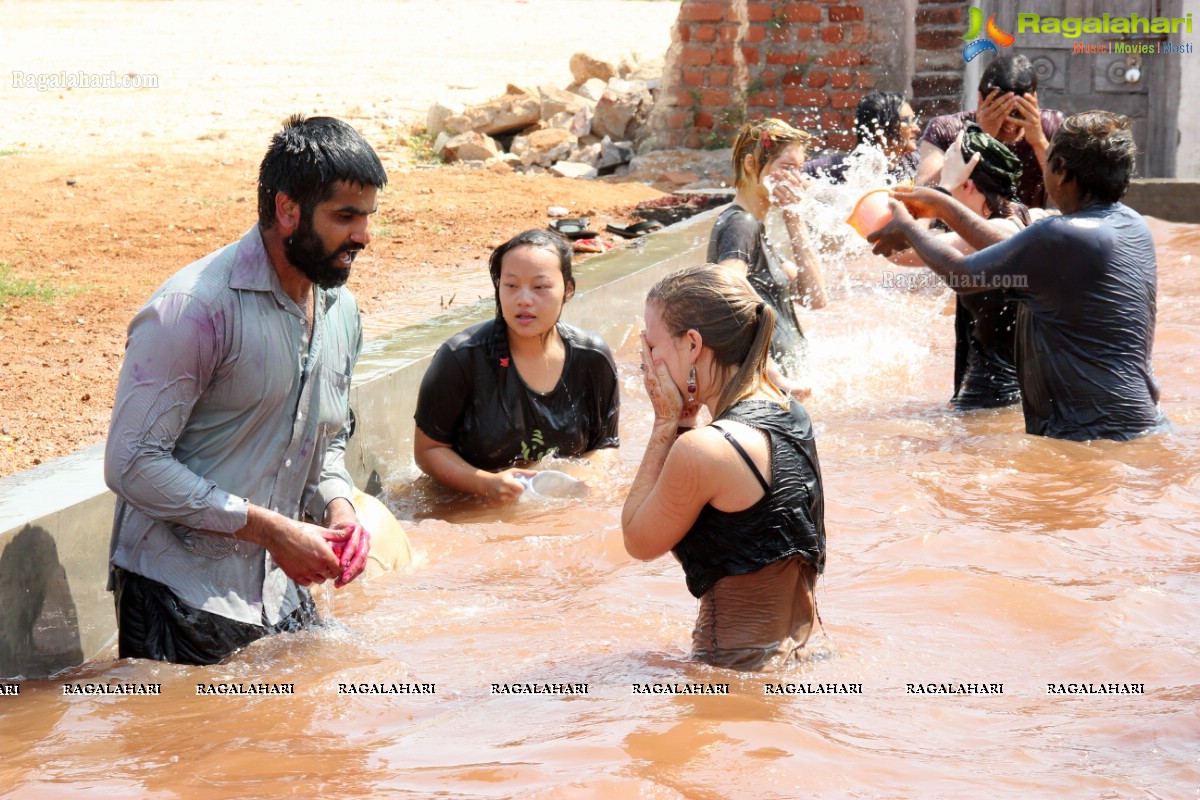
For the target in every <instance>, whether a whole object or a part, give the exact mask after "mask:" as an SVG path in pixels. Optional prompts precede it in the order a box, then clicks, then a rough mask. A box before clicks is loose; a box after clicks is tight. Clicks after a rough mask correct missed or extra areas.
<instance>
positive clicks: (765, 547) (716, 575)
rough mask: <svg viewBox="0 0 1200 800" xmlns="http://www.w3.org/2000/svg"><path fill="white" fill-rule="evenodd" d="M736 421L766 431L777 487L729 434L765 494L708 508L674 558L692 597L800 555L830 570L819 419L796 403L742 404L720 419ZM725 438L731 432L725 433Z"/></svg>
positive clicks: (697, 519)
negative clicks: (746, 503)
mask: <svg viewBox="0 0 1200 800" xmlns="http://www.w3.org/2000/svg"><path fill="white" fill-rule="evenodd" d="M721 420H733V421H735V422H741V423H743V424H745V425H749V426H750V427H752V428H755V429H757V430H760V431H763V432H765V433H766V434H767V438H768V440H769V441H770V450H771V483H770V486H769V487H768V486H767V483H766V481H765V480H764V479H763V477H762V475H761V474H759V472H758V468H757V467H755V466H754V462H753V461H752V460H751V459H750V457H749V456H748V455H747V454H746V453H745V452H744V451H743V450H742V448H741V447H739V446H738V445H737V443H736V442H735V441H734V439H733V437H731V436H730V435H729V434H728V433H727V432H725V438H726V439H728V440H729V441H730V442H731V443H732V444H733V446H734V447H735V448H736V449H737V450H738V452H739V453H740V454H741V456H742V459H743V460H744V461H745V462H746V463H747V464H748V465H749V468H750V470H751V471H752V472H753V473H754V475H755V477H757V478H758V481H759V483H760V484H762V486H763V488H764V489H765V490H766V493H765V494H764V495H763V496H762V497H761V498H760V499H759V500H758V501H757V502H756V503H754V505H752V506H750V507H749V508H747V509H744V510H742V511H732V512H730V511H719V510H718V509H716V508H713V507H712V506H711V505H705V506H704V508H703V509H701V510H700V515H699V516H698V517H697V518H696V522H695V523H694V524H693V525H692V528H691V530H689V531H688V532H687V534H686V535H685V536H684V537H683V539H682V540H681V541H680V542H679V544H677V545H675V547H674V548H672V550H671V552H672V553H674V554H675V557H676V558H678V559H679V562H680V563H681V564H682V565H683V571H684V575H685V576H686V577H687V586H688V591H690V592H691V593H692V594H693V595H694V596H695V597H701V596H702V595H704V593H705V592H707V591H708V590H709V589H711V588H712V587H713V585H714V584H716V582H717V581H719V580H720V579H721V578H724V577H726V576H727V575H745V574H747V573H751V572H757V571H758V570H760V569H762V568H763V567H765V566H767V565H769V564H772V563H774V562H776V561H779V560H780V559H784V558H791V557H793V556H801V557H803V558H804V560H805V561H807V562H808V563H809V564H811V565H812V566H813V568H814V569H816V570H817V572H821V571H823V570H824V568H825V498H824V492H823V490H822V487H821V467H820V464H819V462H818V461H817V445H816V440H815V438H814V436H813V429H812V421H811V420H810V419H809V418H808V413H807V412H806V411H805V410H804V408H803V407H802V406H801V405H800V404H799V403H797V402H796V401H795V400H792V401H791V404H790V407H789V408H787V409H784V408H781V407H780V406H779V405H778V404H777V403H773V402H771V401H768V400H743V401H742V402H740V403H736V404H734V406H733V407H732V408H730V409H728V410H727V411H726V412H725V413H724V414H722V415H721V416H720V418H719V419H717V420H714V424H715V426H716V427H717V428H718V429H720V422H721ZM722 432H724V431H722Z"/></svg>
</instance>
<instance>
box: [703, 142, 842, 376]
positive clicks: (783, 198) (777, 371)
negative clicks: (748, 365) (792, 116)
mask: <svg viewBox="0 0 1200 800" xmlns="http://www.w3.org/2000/svg"><path fill="white" fill-rule="evenodd" d="M811 138H812V137H811V136H809V135H808V134H807V133H805V132H804V131H801V130H797V129H796V128H793V127H792V126H791V125H788V124H787V123H786V122H781V121H780V120H777V119H757V120H752V121H750V122H747V123H746V124H745V125H744V126H742V130H741V132H740V133H739V134H738V136H737V139H736V140H734V143H733V171H734V179H735V183H736V185H737V195H736V196H735V197H734V200H733V204H732V205H731V206H729V208H727V209H725V211H723V212H721V216H719V217H718V218H717V221H716V222H715V223H714V224H713V230H712V238H711V239H709V242H708V260H709V261H710V262H711V263H713V264H719V265H721V266H722V267H728V268H730V269H732V270H734V271H736V272H737V273H738V274H740V275H744V276H745V277H746V278H747V279H748V280H749V281H750V285H751V286H752V287H754V291H755V292H757V293H758V296H759V298H760V299H761V300H762V301H763V302H765V303H767V304H768V305H770V306H771V308H772V310H773V311H774V312H775V331H774V336H773V338H772V340H771V360H772V364H771V369H772V377H773V378H774V380H775V382H776V383H777V384H779V385H780V386H783V388H785V389H787V390H788V391H792V392H794V393H795V394H796V395H797V396H800V397H803V396H804V395H806V394H807V387H804V386H802V385H801V383H800V382H799V378H800V374H801V372H802V365H803V362H804V354H805V352H806V344H805V341H804V332H803V330H801V327H800V319H799V317H797V315H796V309H795V307H794V304H795V303H801V304H803V305H805V306H808V307H810V308H814V309H815V308H822V307H823V306H824V305H825V304H826V299H825V283H824V277H823V275H822V272H821V264H820V260H819V258H818V257H817V255H816V252H815V251H814V250H813V249H812V247H811V246H810V245H809V242H808V234H807V224H806V223H805V221H804V220H803V219H801V217H800V215H799V214H798V212H797V210H796V204H797V203H799V202H800V200H801V199H802V198H803V195H804V190H805V187H806V185H807V180H808V179H807V178H806V177H805V176H804V175H803V173H802V171H803V167H804V161H805V146H806V144H807V142H808V141H809V140H810V139H811ZM772 206H780V207H782V209H783V212H782V213H783V221H784V224H785V226H786V228H787V235H788V237H789V238H790V239H791V246H792V251H793V253H794V254H795V256H796V263H794V264H793V263H791V262H789V261H787V260H785V259H783V258H780V256H779V255H778V254H777V253H776V251H775V250H774V249H773V248H772V247H771V245H770V243H769V242H768V241H767V234H766V228H765V226H764V224H763V223H764V221H765V220H766V218H767V212H768V211H770V209H771V207H772Z"/></svg>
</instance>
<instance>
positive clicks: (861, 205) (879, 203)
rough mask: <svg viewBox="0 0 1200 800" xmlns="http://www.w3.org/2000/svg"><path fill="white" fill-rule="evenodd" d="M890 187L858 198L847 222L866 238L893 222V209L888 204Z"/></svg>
mask: <svg viewBox="0 0 1200 800" xmlns="http://www.w3.org/2000/svg"><path fill="white" fill-rule="evenodd" d="M888 191H889V190H888V189H876V190H875V191H873V192H867V193H866V194H864V195H863V196H862V197H860V198H858V202H857V203H856V204H855V205H854V211H853V212H851V214H850V217H849V218H848V219H847V220H846V222H847V223H848V224H849V225H850V227H852V228H854V230H856V231H858V235H859V236H861V237H863V238H864V239H865V238H867V237H868V236H870V235H871V234H872V233H874V232H875V231H877V230H879V229H880V228H882V227H883V226H884V225H887V224H888V223H889V222H891V219H892V209H891V208H890V207H889V206H888Z"/></svg>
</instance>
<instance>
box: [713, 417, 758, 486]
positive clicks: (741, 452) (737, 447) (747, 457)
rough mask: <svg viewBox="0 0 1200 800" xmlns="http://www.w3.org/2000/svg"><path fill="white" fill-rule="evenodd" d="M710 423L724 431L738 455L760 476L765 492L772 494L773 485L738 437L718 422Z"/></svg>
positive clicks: (755, 475)
mask: <svg viewBox="0 0 1200 800" xmlns="http://www.w3.org/2000/svg"><path fill="white" fill-rule="evenodd" d="M710 424H711V425H712V427H714V428H716V429H717V430H719V431H720V432H721V433H723V434H724V435H725V438H726V439H728V440H729V443H730V444H731V445H733V449H734V450H737V451H738V455H740V456H741V457H742V460H743V461H745V462H746V464H747V465H749V467H750V471H751V472H753V473H754V477H756V478H758V485H759V486H761V487H762V490H763V492H764V493H765V494H770V493H771V487H770V486H768V485H767V482H766V481H765V480H763V476H762V473H761V472H759V471H758V467H757V466H755V464H754V460H753V459H752V458H750V455H749V454H748V453H747V452H746V451H745V450H744V449H742V446H741V445H740V444H738V443H737V439H734V438H733V437H732V436H730V435H729V431H727V430H725V429H724V428H722V427H721V426H720V425H718V424H717V423H715V422H713V423H710Z"/></svg>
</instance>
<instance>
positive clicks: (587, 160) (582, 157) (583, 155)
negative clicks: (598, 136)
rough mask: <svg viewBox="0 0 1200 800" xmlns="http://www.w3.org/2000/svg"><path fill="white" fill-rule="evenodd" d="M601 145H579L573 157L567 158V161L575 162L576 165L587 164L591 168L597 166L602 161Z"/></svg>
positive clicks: (572, 154) (572, 153) (573, 152)
mask: <svg viewBox="0 0 1200 800" xmlns="http://www.w3.org/2000/svg"><path fill="white" fill-rule="evenodd" d="M600 152H601V147H600V144H599V143H597V144H591V145H579V146H577V147H576V148H575V149H574V150H572V151H571V155H569V156H567V161H574V162H575V163H576V164H587V165H588V166H589V167H594V166H596V165H597V164H598V163H599V161H600Z"/></svg>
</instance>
